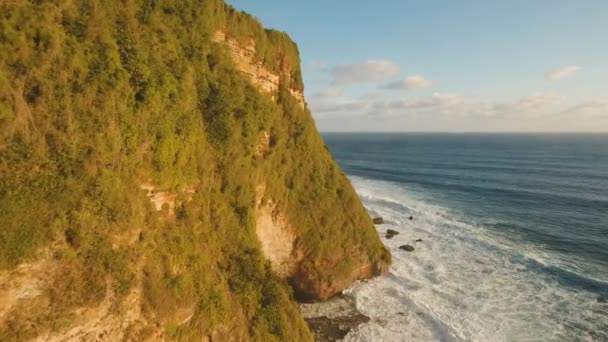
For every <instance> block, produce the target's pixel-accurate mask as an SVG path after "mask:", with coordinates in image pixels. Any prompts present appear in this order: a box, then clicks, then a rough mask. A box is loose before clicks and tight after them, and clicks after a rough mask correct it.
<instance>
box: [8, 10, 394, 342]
mask: <svg viewBox="0 0 608 342" xmlns="http://www.w3.org/2000/svg"><path fill="white" fill-rule="evenodd" d="M0 26H1V27H2V30H0V125H2V130H1V131H0V227H2V229H1V230H0V340H2V341H4V340H29V339H38V340H50V341H55V340H57V341H59V340H112V341H113V340H121V339H130V340H203V341H205V340H207V341H217V340H221V341H230V340H234V341H237V340H238V341H242V340H259V341H273V340H275V341H305V340H310V339H311V335H310V332H309V330H308V328H307V327H306V325H305V323H304V321H303V319H302V318H301V316H300V315H299V312H298V308H297V306H296V305H295V302H294V295H295V297H297V298H299V299H302V300H323V299H326V298H329V297H331V296H333V295H334V294H336V293H338V292H339V291H341V290H342V289H344V288H345V287H347V286H349V285H350V284H351V283H352V282H353V281H354V280H356V279H360V278H367V277H371V276H374V275H377V274H380V273H382V272H383V271H384V270H385V269H386V268H387V267H388V264H389V263H390V255H389V253H388V252H387V251H386V249H385V248H384V247H383V245H382V243H381V242H380V240H379V238H378V236H377V234H376V232H375V229H374V227H373V225H372V223H371V220H370V218H369V217H368V215H367V214H366V212H365V209H364V208H363V207H362V205H361V203H360V202H359V200H358V198H357V195H356V193H355V192H354V190H353V188H352V186H351V185H350V183H349V182H348V179H347V178H346V177H345V176H344V174H343V173H342V172H341V171H340V170H339V168H338V166H337V165H336V163H335V161H334V160H333V158H332V156H331V154H330V153H329V151H328V150H327V148H326V147H325V145H324V144H323V141H322V139H321V138H320V136H319V134H318V132H317V130H316V128H315V125H314V122H313V120H312V118H311V115H310V113H309V112H308V110H307V108H306V103H305V101H304V98H303V95H302V94H303V83H302V78H301V73H300V63H299V54H298V50H297V46H296V45H295V44H294V43H293V42H292V41H291V40H290V39H289V37H288V36H287V35H286V34H284V33H281V32H277V31H273V30H265V29H264V28H263V27H262V26H261V25H260V24H259V23H258V21H257V20H256V19H255V18H253V17H251V16H250V15H248V14H245V13H241V12H239V11H237V10H235V9H233V8H232V7H230V6H228V5H225V4H224V3H223V2H222V1H220V0H208V1H203V2H200V3H198V2H197V3H196V4H194V3H189V2H184V1H171V0H165V1H147V0H125V1H121V2H120V6H114V5H112V4H111V3H108V2H106V1H100V0H98V1H87V2H61V1H60V2H57V1H36V2H2V3H0Z"/></svg>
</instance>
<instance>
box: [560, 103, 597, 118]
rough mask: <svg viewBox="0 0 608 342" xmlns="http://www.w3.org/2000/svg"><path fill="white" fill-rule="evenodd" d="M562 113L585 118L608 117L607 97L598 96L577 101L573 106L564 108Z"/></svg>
mask: <svg viewBox="0 0 608 342" xmlns="http://www.w3.org/2000/svg"><path fill="white" fill-rule="evenodd" d="M562 114H566V115H569V116H581V117H586V118H595V117H606V118H608V98H598V99H594V100H590V101H586V102H582V103H579V104H577V105H575V106H572V107H570V108H568V109H566V110H565V111H564V112H563V113H562Z"/></svg>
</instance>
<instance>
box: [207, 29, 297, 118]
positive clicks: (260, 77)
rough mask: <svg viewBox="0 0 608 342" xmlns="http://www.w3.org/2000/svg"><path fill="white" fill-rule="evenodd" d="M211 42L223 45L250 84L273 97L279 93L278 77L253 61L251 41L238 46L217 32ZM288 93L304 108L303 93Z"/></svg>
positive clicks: (290, 91) (237, 43) (253, 47)
mask: <svg viewBox="0 0 608 342" xmlns="http://www.w3.org/2000/svg"><path fill="white" fill-rule="evenodd" d="M213 41H215V42H217V43H221V44H224V45H225V46H226V47H227V48H228V51H230V56H231V57H232V60H233V61H234V63H235V64H236V67H237V68H238V69H239V71H241V72H242V73H244V74H246V75H247V76H248V77H249V80H250V81H251V83H253V84H254V85H256V86H257V87H259V88H260V89H261V90H262V91H264V92H266V93H271V94H272V95H273V96H274V94H276V93H277V92H278V91H279V80H280V77H279V75H277V74H274V73H272V72H270V71H269V70H268V69H266V68H265V67H264V65H263V64H262V63H261V62H258V61H256V60H255V52H256V50H255V42H254V41H253V40H251V41H250V42H249V43H247V44H239V42H237V41H236V40H234V39H232V38H230V37H228V36H227V35H226V33H225V32H223V31H217V32H215V35H214V36H213ZM289 93H290V94H291V96H293V97H294V98H295V99H296V100H298V103H299V104H300V106H301V107H302V108H304V104H305V102H304V93H303V92H302V91H299V90H295V89H289Z"/></svg>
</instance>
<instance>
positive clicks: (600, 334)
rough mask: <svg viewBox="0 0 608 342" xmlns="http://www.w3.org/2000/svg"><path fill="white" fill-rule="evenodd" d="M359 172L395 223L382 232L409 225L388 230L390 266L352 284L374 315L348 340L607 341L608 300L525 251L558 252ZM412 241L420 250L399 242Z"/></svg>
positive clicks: (376, 209) (370, 204)
mask: <svg viewBox="0 0 608 342" xmlns="http://www.w3.org/2000/svg"><path fill="white" fill-rule="evenodd" d="M351 181H352V182H353V185H354V186H355V188H356V189H357V192H358V193H359V195H360V197H361V199H362V201H363V203H364V205H365V206H366V207H367V208H368V210H369V211H370V213H372V214H373V215H379V216H382V217H383V218H384V219H385V221H386V222H387V224H384V225H379V226H377V228H378V231H379V233H380V235H381V236H382V237H383V236H384V232H385V231H386V229H387V228H391V229H395V230H397V231H399V232H400V234H399V235H396V236H395V237H393V238H392V239H390V240H386V239H384V237H383V239H384V240H383V241H384V243H385V244H386V246H387V247H388V248H389V249H390V250H391V253H392V255H393V265H392V266H391V269H390V271H389V273H388V274H387V275H386V276H385V277H380V278H376V279H373V280H371V281H368V282H361V283H359V284H357V285H355V286H354V287H353V288H352V289H350V290H348V291H347V292H346V294H347V295H350V296H352V297H353V298H354V300H355V303H356V305H357V309H358V310H359V311H361V312H362V313H363V314H365V315H367V316H369V317H370V318H371V321H370V323H368V324H366V325H364V326H362V327H361V328H360V329H358V330H355V331H352V332H351V333H349V335H347V336H346V338H345V341H558V340H560V341H561V340H582V341H587V340H589V341H594V340H608V305H606V304H602V303H599V302H598V300H597V295H596V294H593V293H590V292H586V291H583V290H577V289H574V288H568V287H564V286H561V285H560V284H559V283H558V282H557V281H556V280H555V279H553V278H551V277H549V276H543V275H542V274H539V273H538V272H533V271H530V270H529V269H528V267H527V266H526V264H525V263H522V262H519V261H518V259H517V256H520V258H531V259H533V260H535V261H536V262H538V263H541V264H549V263H550V262H551V261H553V259H554V256H553V255H550V254H548V253H547V252H545V251H543V250H542V249H539V248H537V247H535V246H531V245H526V244H524V243H522V242H513V241H510V240H508V239H505V238H503V237H501V236H500V235H496V234H493V233H492V232H491V231H488V230H486V229H484V228H483V227H481V226H480V225H477V224H475V223H474V222H471V221H470V220H468V219H467V218H465V217H463V216H462V215H460V214H458V213H455V212H453V211H450V210H448V209H446V208H442V207H440V206H436V205H432V204H429V203H428V201H425V200H424V198H423V197H424V196H423V195H422V196H421V194H418V193H412V192H407V191H406V190H405V189H404V188H403V187H402V186H400V185H398V184H395V183H390V182H383V181H374V180H368V179H363V178H357V177H353V178H352V179H351ZM421 198H422V200H421ZM410 215H413V216H414V220H412V221H410V220H409V219H408V217H409V216H410ZM416 239H422V240H423V241H422V242H418V243H417V242H415V240H416ZM403 244H410V245H412V246H414V247H415V248H416V250H415V251H414V252H405V251H402V250H399V248H398V247H399V246H400V245H403Z"/></svg>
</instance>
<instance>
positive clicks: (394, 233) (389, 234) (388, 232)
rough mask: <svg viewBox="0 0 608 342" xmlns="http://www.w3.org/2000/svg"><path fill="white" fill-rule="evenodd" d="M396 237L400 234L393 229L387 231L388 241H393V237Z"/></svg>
mask: <svg viewBox="0 0 608 342" xmlns="http://www.w3.org/2000/svg"><path fill="white" fill-rule="evenodd" d="M395 235H399V232H398V231H396V230H393V229H389V230H387V231H386V238H387V239H392V238H393V236H395Z"/></svg>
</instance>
